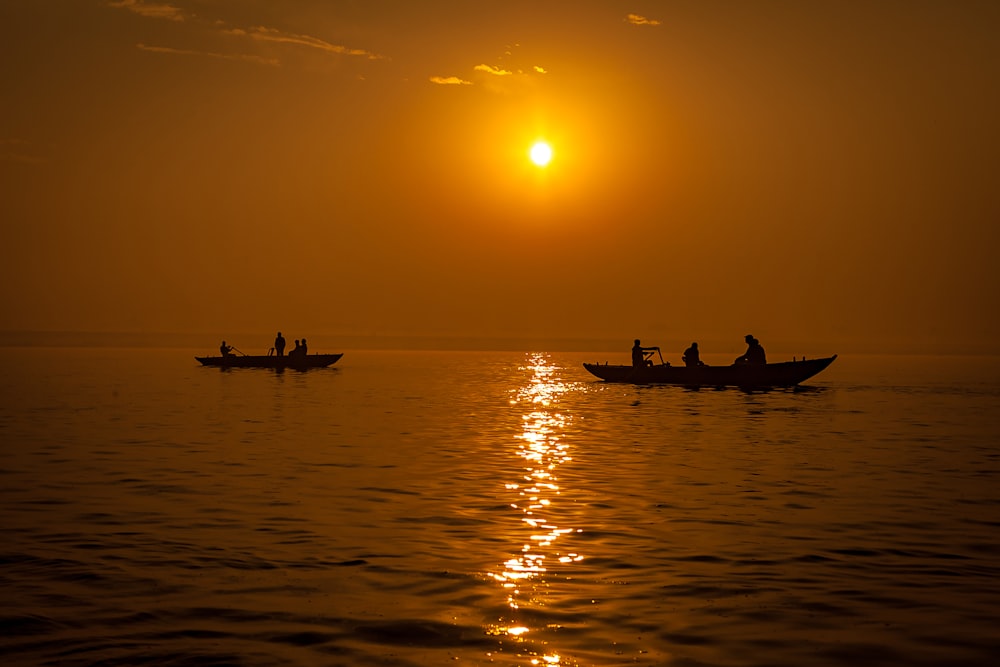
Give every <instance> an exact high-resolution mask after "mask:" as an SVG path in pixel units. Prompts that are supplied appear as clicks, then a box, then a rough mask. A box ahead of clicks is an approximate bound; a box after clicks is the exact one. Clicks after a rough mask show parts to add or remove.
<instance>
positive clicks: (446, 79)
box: [430, 76, 472, 86]
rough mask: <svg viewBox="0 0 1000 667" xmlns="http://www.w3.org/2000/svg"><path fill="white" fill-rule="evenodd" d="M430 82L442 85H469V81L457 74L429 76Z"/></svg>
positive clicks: (470, 83)
mask: <svg viewBox="0 0 1000 667" xmlns="http://www.w3.org/2000/svg"><path fill="white" fill-rule="evenodd" d="M430 81H431V83H436V84H439V85H442V86H471V85H472V82H471V81H466V80H465V79H461V78H459V77H457V76H432V77H431V78H430Z"/></svg>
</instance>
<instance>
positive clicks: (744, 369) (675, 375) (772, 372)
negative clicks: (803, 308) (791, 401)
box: [583, 355, 837, 387]
mask: <svg viewBox="0 0 1000 667" xmlns="http://www.w3.org/2000/svg"><path fill="white" fill-rule="evenodd" d="M836 358H837V355H833V356H832V357H824V358H822V359H803V360H801V361H783V362H780V363H777V364H765V365H763V366H751V365H744V364H739V365H735V364H734V365H732V366H667V365H661V366H647V367H645V368H643V367H639V368H634V367H632V366H611V365H609V364H603V365H602V364H584V365H583V367H584V368H586V369H587V370H588V371H590V372H591V373H592V374H593V375H596V376H597V377H599V378H601V379H602V380H604V381H606V382H624V383H629V384H676V385H683V386H685V387H794V386H795V385H797V384H799V383H801V382H804V381H805V380H808V379H809V378H811V377H813V376H814V375H816V374H817V373H819V372H820V371H822V370H823V369H824V368H826V367H827V366H829V365H830V364H832V363H833V360H834V359H836Z"/></svg>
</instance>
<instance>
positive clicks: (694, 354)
mask: <svg viewBox="0 0 1000 667" xmlns="http://www.w3.org/2000/svg"><path fill="white" fill-rule="evenodd" d="M681 360H682V361H683V362H684V365H685V366H704V365H705V362H704V361H702V360H701V358H700V357H699V354H698V343H691V347H689V348H688V349H686V350H684V355H683V356H682V357H681Z"/></svg>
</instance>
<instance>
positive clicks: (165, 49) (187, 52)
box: [136, 44, 281, 67]
mask: <svg viewBox="0 0 1000 667" xmlns="http://www.w3.org/2000/svg"><path fill="white" fill-rule="evenodd" d="M136 48H138V49H140V50H142V51H149V52H151V53H166V54H170V55H178V56H202V57H207V58H220V59H222V60H240V61H244V62H251V63H257V64H260V65H271V66H275V67H276V66H279V65H281V62H280V61H279V60H277V59H275V58H262V57H261V56H254V55H250V54H246V53H235V54H230V53H215V52H212V51H194V50H191V49H175V48H172V47H169V46H148V45H146V44H136Z"/></svg>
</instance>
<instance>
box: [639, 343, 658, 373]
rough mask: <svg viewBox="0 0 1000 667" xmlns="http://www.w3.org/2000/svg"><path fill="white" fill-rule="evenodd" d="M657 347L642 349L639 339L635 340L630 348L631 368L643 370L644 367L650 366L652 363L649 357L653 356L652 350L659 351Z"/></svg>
mask: <svg viewBox="0 0 1000 667" xmlns="http://www.w3.org/2000/svg"><path fill="white" fill-rule="evenodd" d="M659 349H660V348H658V347H643V346H642V344H641V343H640V342H639V339H638V338H636V339H635V345H633V346H632V366H633V368H644V367H646V366H652V365H653V361H652V359H650V357H652V356H653V350H659Z"/></svg>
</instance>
